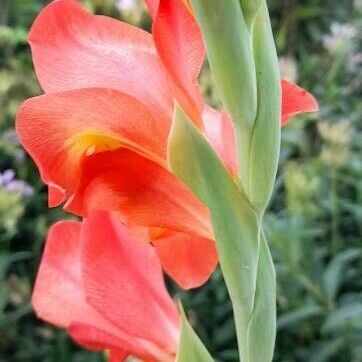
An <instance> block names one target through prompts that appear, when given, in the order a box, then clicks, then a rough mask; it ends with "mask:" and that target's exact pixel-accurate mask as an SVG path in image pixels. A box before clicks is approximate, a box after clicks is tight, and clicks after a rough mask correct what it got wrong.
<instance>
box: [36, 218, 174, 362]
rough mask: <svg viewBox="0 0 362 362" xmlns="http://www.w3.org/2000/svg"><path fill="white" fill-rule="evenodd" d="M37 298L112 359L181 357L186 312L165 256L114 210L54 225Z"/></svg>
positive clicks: (41, 312) (45, 314) (48, 315)
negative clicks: (166, 271)
mask: <svg viewBox="0 0 362 362" xmlns="http://www.w3.org/2000/svg"><path fill="white" fill-rule="evenodd" d="M32 304H33V307H34V309H35V311H36V313H37V315H38V316H39V317H40V318H41V319H43V320H45V321H47V322H49V323H52V324H54V325H56V326H58V327H61V328H65V329H66V330H67V331H68V333H69V334H70V335H71V336H72V338H73V339H74V340H75V341H77V342H78V343H79V344H80V345H82V346H84V347H86V348H88V349H91V350H95V351H99V350H104V349H106V350H109V353H110V359H109V361H114V362H116V361H117V362H120V361H124V360H125V359H126V357H127V356H128V355H133V356H136V357H138V358H141V359H143V360H147V361H164V362H168V361H174V358H175V353H176V349H177V344H178V339H179V315H178V311H177V308H176V305H175V303H174V302H173V300H172V299H171V297H170V296H169V294H168V292H167V290H166V288H165V284H164V281H163V277H162V269H161V265H160V262H159V260H158V257H157V255H156V253H155V251H154V249H153V248H152V247H150V246H149V245H148V244H145V243H143V242H140V241H137V240H132V237H131V236H130V234H129V230H128V229H127V228H126V227H125V226H124V225H122V224H121V223H120V222H119V220H118V218H117V217H114V216H112V215H111V214H108V213H105V212H93V213H92V214H90V215H89V217H87V218H86V219H84V220H83V222H82V223H79V222H74V221H61V222H58V223H57V224H55V225H54V226H53V227H52V228H51V229H50V232H49V235H48V240H47V242H46V245H45V250H44V254H43V257H42V261H41V264H40V268H39V272H38V275H37V279H36V283H35V288H34V292H33V297H32Z"/></svg>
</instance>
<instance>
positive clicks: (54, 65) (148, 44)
mask: <svg viewBox="0 0 362 362" xmlns="http://www.w3.org/2000/svg"><path fill="white" fill-rule="evenodd" d="M29 43H30V46H31V50H32V56H33V62H34V66H35V70H36V73H37V76H38V79H39V81H40V84H41V86H42V88H43V89H44V91H45V92H59V91H64V90H69V89H78V88H90V87H101V88H112V89H117V90H120V91H123V92H125V93H128V94H130V95H132V96H134V97H136V98H137V99H139V100H140V101H142V102H143V103H144V104H145V105H146V106H148V107H149V108H150V109H151V111H152V112H154V115H157V116H160V115H161V114H162V115H164V114H167V115H168V116H170V112H171V110H172V97H171V96H170V89H169V81H168V79H167V76H166V74H165V72H164V69H163V66H162V65H161V63H160V61H159V58H158V55H157V52H156V49H155V46H154V43H153V40H152V37H151V35H150V34H149V33H147V32H145V31H143V30H141V29H138V28H136V27H133V26H131V25H129V24H126V23H123V22H120V21H118V20H115V19H112V18H110V17H105V16H97V15H91V14H89V13H88V12H86V11H84V10H83V9H82V7H81V6H80V5H79V4H78V2H77V1H74V0H58V1H54V2H52V3H50V4H49V5H48V6H46V7H45V8H44V9H43V10H42V12H41V13H40V14H39V15H38V17H37V18H36V20H35V22H34V24H33V26H32V28H31V31H30V34H29Z"/></svg>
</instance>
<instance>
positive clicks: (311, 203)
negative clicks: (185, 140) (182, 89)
mask: <svg viewBox="0 0 362 362" xmlns="http://www.w3.org/2000/svg"><path fill="white" fill-rule="evenodd" d="M44 3H46V1H45V0H0V362H10V361H11V362H39V361H41V362H43V361H44V362H69V361H71V362H73V361H74V362H96V361H103V358H104V357H103V356H102V355H101V354H99V355H97V354H94V353H89V352H86V351H83V350H81V349H79V348H78V347H77V346H75V345H74V344H73V343H72V342H71V341H70V339H69V338H68V337H67V336H66V335H65V333H63V332H62V331H59V330H56V329H53V328H52V327H49V326H48V325H45V324H43V323H42V322H40V321H38V320H37V319H36V318H35V317H34V315H33V313H32V310H31V307H30V305H29V300H30V295H31V287H32V284H33V282H34V277H35V272H36V269H37V266H38V263H39V258H40V255H41V250H42V245H43V241H44V236H45V234H46V230H47V228H48V226H49V225H50V224H51V223H53V222H54V221H55V220H57V219H59V218H61V217H64V214H63V212H62V211H61V210H48V209H47V203H46V195H45V192H44V191H45V190H44V187H43V185H42V184H41V182H40V181H39V176H38V173H37V171H36V169H35V167H34V165H33V163H32V162H31V161H30V160H29V158H28V157H27V156H26V155H25V154H24V152H23V150H22V149H21V147H20V146H19V144H18V142H17V138H16V135H15V133H14V130H13V129H14V117H15V113H16V110H17V108H18V107H19V105H20V103H21V102H22V101H23V100H24V99H26V98H27V97H30V96H33V95H35V94H39V93H40V92H41V91H40V89H39V86H38V84H37V82H36V79H35V77H34V73H33V68H32V64H31V58H30V54H29V48H28V46H27V44H26V34H27V30H28V29H29V26H30V24H31V22H32V20H33V19H34V17H35V16H36V14H37V13H38V12H39V10H40V9H41V7H42V6H43V4H44ZM84 3H85V4H86V6H88V8H89V9H90V10H91V11H96V12H98V13H103V14H107V15H111V16H114V17H117V18H121V19H124V20H126V21H129V22H132V23H137V24H138V25H141V26H142V27H144V28H149V26H150V20H149V18H148V15H147V14H146V13H145V12H143V11H142V8H141V6H140V4H137V3H135V4H136V5H135V6H134V7H132V8H127V7H128V6H129V5H130V4H131V5H132V3H134V1H131V0H120V1H118V2H116V1H114V0H98V1H97V0H89V1H84ZM270 7H271V14H272V19H273V25H274V33H275V36H276V41H277V46H278V50H279V54H280V56H281V70H282V73H283V75H284V76H285V77H287V78H289V79H292V80H296V81H298V82H299V84H301V85H302V86H303V87H305V88H307V89H309V90H310V91H312V92H313V93H314V94H315V95H316V97H317V98H318V100H319V102H320V105H321V111H320V113H319V114H318V115H310V116H306V117H302V118H300V117H299V118H298V119H295V120H294V121H293V122H292V123H291V124H290V125H289V126H288V127H286V128H284V129H283V143H282V153H281V163H280V172H279V175H278V179H277V185H276V190H275V195H274V199H273V203H272V205H271V208H270V211H269V213H268V217H267V225H266V226H267V230H268V235H269V239H270V240H271V245H272V250H273V254H274V260H275V263H276V268H277V276H278V311H279V318H278V339H277V346H276V355H275V361H278V362H294V361H310V362H325V361H336V362H361V361H362V248H361V247H362V223H361V220H362V161H361V148H362V124H361V114H362V109H361V108H362V107H361V98H360V95H361V90H362V87H361V68H362V48H361V40H362V39H361V34H359V33H358V29H361V25H362V24H361V19H362V16H361V15H362V1H361V0H355V1H352V0H343V1H340V0H303V1H302V0H274V1H271V4H270ZM201 79H202V85H203V88H204V91H205V93H206V94H207V96H208V97H209V99H210V101H211V102H212V103H214V104H217V103H218V101H217V95H216V94H215V92H214V89H213V88H212V86H211V80H210V75H209V73H208V70H207V67H205V71H204V73H203V75H202V77H201ZM170 288H171V290H172V291H173V292H174V293H175V295H177V296H179V297H181V298H182V299H183V300H184V303H185V306H186V308H187V310H188V313H189V316H190V318H191V320H192V322H193V323H194V324H195V326H196V327H197V329H198V331H199V333H200V335H201V337H202V338H203V340H204V341H205V342H206V344H207V345H208V346H209V348H210V350H211V351H212V352H213V354H214V355H215V356H216V357H217V359H218V360H219V361H225V362H228V361H237V353H236V343H235V334H234V329H233V322H232V314H231V306H230V303H229V302H228V297H227V293H226V290H225V287H224V283H223V280H222V278H221V275H220V274H219V273H215V275H214V276H213V278H212V279H211V280H210V281H209V283H208V284H207V285H206V286H205V287H203V288H201V289H198V290H195V291H193V292H191V293H187V294H186V293H184V292H182V291H180V290H178V289H177V288H176V287H175V286H174V285H171V283H170Z"/></svg>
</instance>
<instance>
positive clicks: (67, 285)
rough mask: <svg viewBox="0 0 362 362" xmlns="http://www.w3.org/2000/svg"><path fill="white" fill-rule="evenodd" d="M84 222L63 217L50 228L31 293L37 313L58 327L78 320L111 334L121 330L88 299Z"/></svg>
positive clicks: (67, 325)
mask: <svg viewBox="0 0 362 362" xmlns="http://www.w3.org/2000/svg"><path fill="white" fill-rule="evenodd" d="M80 228H81V224H80V223H78V222H75V221H61V222H59V223H57V224H55V225H53V226H52V227H51V229H50V231H49V234H48V239H47V242H46V245H45V249H44V253H43V257H42V260H41V264H40V267H39V271H38V275H37V278H36V282H35V287H34V291H33V295H32V305H33V308H34V310H35V312H36V314H37V316H38V317H39V318H41V319H43V320H45V321H47V322H49V323H52V324H55V325H56V326H58V327H62V328H69V327H70V325H71V324H72V323H73V322H74V321H77V322H78V323H86V324H88V325H91V326H93V327H94V328H97V329H100V330H106V331H107V333H108V334H113V335H118V334H119V333H120V331H119V330H118V329H117V328H116V327H115V326H114V325H113V324H112V323H110V322H109V321H107V320H106V319H105V318H103V317H102V315H101V314H100V313H98V312H97V311H96V310H95V309H94V308H92V307H91V306H90V305H89V304H88V303H87V301H86V296H85V293H84V287H83V282H82V275H81V274H82V272H81V264H80V261H81V245H80V243H79V234H80Z"/></svg>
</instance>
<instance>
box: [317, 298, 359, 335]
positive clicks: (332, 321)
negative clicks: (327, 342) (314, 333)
mask: <svg viewBox="0 0 362 362" xmlns="http://www.w3.org/2000/svg"><path fill="white" fill-rule="evenodd" d="M361 318H362V303H360V302H356V303H350V304H347V305H345V306H343V307H340V308H339V309H337V310H335V311H333V312H332V313H330V314H329V315H328V318H327V319H326V321H325V322H324V324H323V326H322V332H324V333H326V332H331V331H333V330H334V329H337V328H343V327H345V326H346V325H354V323H355V322H358V321H361ZM358 324H361V323H358Z"/></svg>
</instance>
